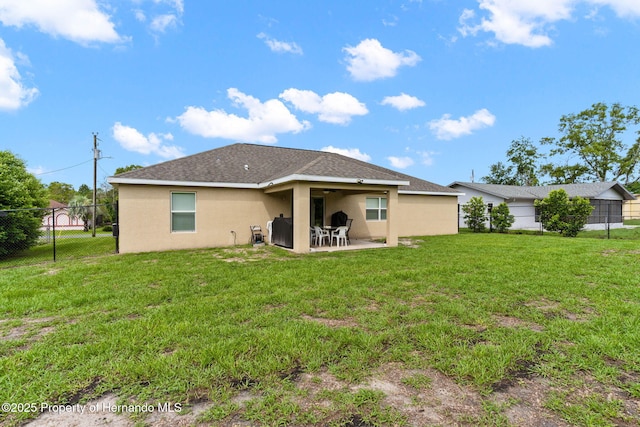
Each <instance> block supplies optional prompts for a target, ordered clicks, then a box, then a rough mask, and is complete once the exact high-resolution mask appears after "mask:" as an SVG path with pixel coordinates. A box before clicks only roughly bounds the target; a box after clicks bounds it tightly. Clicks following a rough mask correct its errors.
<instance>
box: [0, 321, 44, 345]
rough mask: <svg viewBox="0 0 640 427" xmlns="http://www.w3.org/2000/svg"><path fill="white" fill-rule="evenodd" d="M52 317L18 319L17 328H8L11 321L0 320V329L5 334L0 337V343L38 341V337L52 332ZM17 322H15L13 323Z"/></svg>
mask: <svg viewBox="0 0 640 427" xmlns="http://www.w3.org/2000/svg"><path fill="white" fill-rule="evenodd" d="M55 320H56V319H55V318H54V317H41V318H35V319H29V318H27V319H20V320H19V322H20V324H19V325H17V326H8V325H10V324H12V323H14V320H12V319H5V320H0V328H1V329H2V330H5V331H6V332H2V333H1V335H0V341H11V340H20V339H23V338H24V339H26V340H27V341H28V342H33V341H36V340H38V339H39V338H40V337H42V336H44V335H46V334H48V333H50V332H53V330H54V326H53V325H52V323H53V322H55ZM15 322H17V321H15Z"/></svg>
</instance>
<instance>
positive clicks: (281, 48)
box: [257, 33, 302, 55]
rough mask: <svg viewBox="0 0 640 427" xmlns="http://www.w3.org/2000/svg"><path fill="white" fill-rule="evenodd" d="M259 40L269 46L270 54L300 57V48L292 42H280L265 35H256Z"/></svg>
mask: <svg viewBox="0 0 640 427" xmlns="http://www.w3.org/2000/svg"><path fill="white" fill-rule="evenodd" d="M257 37H258V38H259V39H262V40H264V43H265V44H266V45H267V46H269V49H271V51H272V52H277V53H293V54H295V55H302V48H301V47H300V46H298V44H297V43H294V42H283V41H280V40H276V39H272V38H271V37H269V36H268V35H266V34H265V33H260V34H258V35H257Z"/></svg>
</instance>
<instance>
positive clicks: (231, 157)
mask: <svg viewBox="0 0 640 427" xmlns="http://www.w3.org/2000/svg"><path fill="white" fill-rule="evenodd" d="M291 176H307V177H325V178H345V179H347V178H351V179H363V180H374V181H409V185H401V186H400V187H399V190H400V191H416V192H437V193H446V194H451V195H456V194H457V192H456V190H454V189H452V188H449V187H445V186H442V185H438V184H434V183H432V182H429V181H425V180H422V179H419V178H415V177H412V176H409V175H405V174H401V173H398V172H395V171H393V170H391V169H386V168H383V167H380V166H376V165H373V164H371V163H367V162H363V161H360V160H356V159H352V158H350V157H346V156H342V155H340V154H336V153H329V152H324V151H314V150H301V149H294V148H282V147H273V146H267V145H256V144H242V143H238V144H232V145H227V146H224V147H220V148H216V149H213V150H209V151H205V152H202V153H199V154H194V155H191V156H187V157H182V158H180V159H176V160H171V161H168V162H164V163H159V164H157V165H153V166H148V167H145V168H142V169H136V170H133V171H129V172H125V173H122V174H119V175H116V176H114V177H111V178H110V179H109V181H110V182H114V183H118V182H123V180H125V181H128V182H131V181H130V180H136V181H138V180H139V181H144V182H148V183H152V182H153V181H164V182H191V183H216V184H222V185H224V184H261V183H269V182H273V181H276V180H279V179H286V178H287V177H291Z"/></svg>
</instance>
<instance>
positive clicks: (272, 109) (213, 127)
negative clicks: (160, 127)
mask: <svg viewBox="0 0 640 427" xmlns="http://www.w3.org/2000/svg"><path fill="white" fill-rule="evenodd" d="M227 95H228V97H229V99H231V100H232V101H233V103H234V104H235V105H236V106H238V107H240V108H244V109H246V110H247V111H248V113H249V116H248V117H246V118H245V117H239V116H237V115H235V114H231V113H227V112H225V111H224V110H221V109H219V110H213V111H207V110H206V109H204V108H202V107H187V109H186V111H185V112H184V113H182V114H181V115H180V116H178V117H177V118H176V120H178V122H179V123H180V126H182V128H184V129H185V130H186V131H188V132H191V133H193V134H196V135H200V136H204V137H207V138H224V139H233V140H237V141H242V142H262V143H267V144H272V143H275V142H277V140H278V139H277V138H276V135H277V134H278V133H298V132H302V131H304V130H307V129H309V128H310V127H311V125H310V123H309V122H307V121H302V122H300V121H298V119H297V118H296V116H294V115H293V114H291V112H290V111H289V110H288V109H287V107H286V106H285V105H284V104H283V103H282V102H281V101H280V100H278V99H270V100H268V101H266V102H264V103H262V102H260V100H259V99H257V98H254V97H252V96H249V95H245V94H244V93H242V92H240V91H239V90H238V89H236V88H230V89H228V90H227Z"/></svg>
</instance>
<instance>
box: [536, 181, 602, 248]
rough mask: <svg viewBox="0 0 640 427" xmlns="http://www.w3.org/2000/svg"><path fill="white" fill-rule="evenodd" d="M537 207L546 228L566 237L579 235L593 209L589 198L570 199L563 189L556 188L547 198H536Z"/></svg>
mask: <svg viewBox="0 0 640 427" xmlns="http://www.w3.org/2000/svg"><path fill="white" fill-rule="evenodd" d="M535 207H536V208H538V209H539V210H540V222H541V223H542V226H543V227H544V228H545V230H548V231H557V232H559V233H560V234H561V235H562V236H565V237H575V236H577V235H578V232H579V231H580V230H582V228H583V227H584V226H585V224H586V223H587V220H588V219H589V215H590V214H591V211H592V210H593V206H591V204H590V203H589V200H588V199H583V198H582V197H575V198H573V199H569V195H568V194H567V192H566V191H565V190H563V189H559V190H554V191H552V192H550V193H549V195H548V196H547V197H546V198H544V199H542V200H536V201H535Z"/></svg>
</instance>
